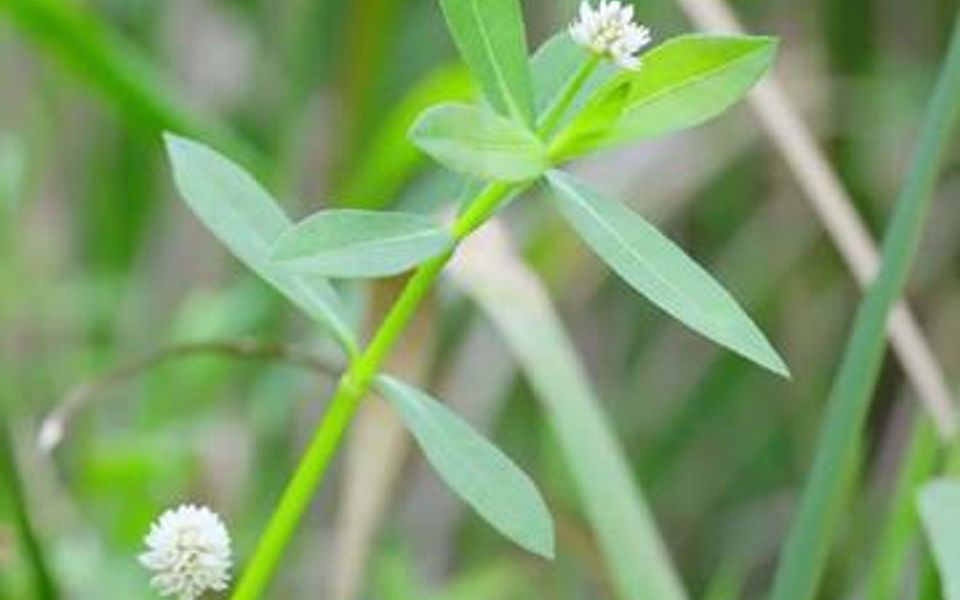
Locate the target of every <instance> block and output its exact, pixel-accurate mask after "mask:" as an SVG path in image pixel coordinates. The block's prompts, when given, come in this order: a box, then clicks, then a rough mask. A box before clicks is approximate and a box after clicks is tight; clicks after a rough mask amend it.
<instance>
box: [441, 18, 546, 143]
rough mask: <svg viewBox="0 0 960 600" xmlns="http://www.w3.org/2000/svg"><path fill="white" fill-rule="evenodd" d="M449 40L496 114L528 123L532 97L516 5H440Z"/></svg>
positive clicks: (528, 124) (531, 113) (530, 116)
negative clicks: (452, 42) (448, 30)
mask: <svg viewBox="0 0 960 600" xmlns="http://www.w3.org/2000/svg"><path fill="white" fill-rule="evenodd" d="M440 5H441V6H442V7H443V14H444V17H446V20H447V26H448V27H449V28H450V33H451V34H452V35H453V41H454V42H455V43H456V45H457V49H458V50H459V51H460V55H461V56H462V57H463V61H464V62H465V63H466V64H467V66H468V67H470V70H471V71H472V72H473V76H474V77H475V78H476V80H477V82H478V83H479V84H480V87H481V88H482V89H483V93H484V95H486V97H487V99H489V100H490V104H492V105H493V107H494V108H495V109H496V110H497V112H499V113H501V114H503V115H505V116H508V117H510V118H511V119H513V120H514V121H516V122H517V123H520V124H522V125H525V126H527V127H531V126H532V124H533V92H532V89H533V88H532V86H531V83H530V67H529V65H528V64H527V40H526V35H525V33H524V25H523V13H522V11H521V10H520V2H519V0H440Z"/></svg>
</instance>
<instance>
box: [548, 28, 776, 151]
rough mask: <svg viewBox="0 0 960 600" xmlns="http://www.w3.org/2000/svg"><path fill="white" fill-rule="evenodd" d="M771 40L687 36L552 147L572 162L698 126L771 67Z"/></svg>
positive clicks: (606, 96)
mask: <svg viewBox="0 0 960 600" xmlns="http://www.w3.org/2000/svg"><path fill="white" fill-rule="evenodd" d="M776 46H777V42H776V39H774V38H769V37H759V36H718V35H684V36H680V37H676V38H673V39H671V40H668V41H666V42H664V43H663V44H661V45H659V46H657V47H656V48H654V49H653V50H651V51H650V52H648V53H646V54H644V56H643V66H642V67H641V68H640V69H639V70H637V71H623V72H622V73H621V74H620V75H618V76H617V77H615V78H613V79H612V80H611V81H610V82H609V83H608V84H607V85H605V86H603V87H602V88H601V89H600V90H598V91H597V93H596V94H595V95H594V97H593V98H592V99H591V100H590V102H588V103H587V105H586V106H585V107H584V109H583V111H581V113H580V114H579V115H578V116H577V118H576V119H575V120H574V121H573V122H572V123H571V125H570V127H569V128H568V129H567V130H566V131H565V132H564V133H563V134H562V136H561V138H559V139H558V140H557V141H556V145H555V148H556V152H555V156H564V157H569V156H573V155H576V154H582V153H584V152H586V151H589V150H592V149H595V148H599V147H604V146H610V145H614V144H619V143H624V142H629V141H634V140H639V139H644V138H649V137H653V136H656V135H660V134H664V133H668V132H671V131H677V130H680V129H686V128H689V127H693V126H695V125H699V124H701V123H703V122H705V121H707V120H709V119H712V118H713V117H715V116H717V115H718V114H720V113H722V112H723V111H725V110H726V109H727V108H729V107H730V106H731V105H732V104H734V103H735V102H737V101H738V100H740V99H741V98H742V97H743V96H744V95H745V94H746V93H747V91H748V90H749V89H750V88H751V87H753V85H754V84H755V83H756V82H757V81H758V80H759V79H760V78H761V77H762V76H763V74H764V73H766V71H767V70H768V69H769V68H770V64H771V62H772V61H773V57H774V54H775V52H776Z"/></svg>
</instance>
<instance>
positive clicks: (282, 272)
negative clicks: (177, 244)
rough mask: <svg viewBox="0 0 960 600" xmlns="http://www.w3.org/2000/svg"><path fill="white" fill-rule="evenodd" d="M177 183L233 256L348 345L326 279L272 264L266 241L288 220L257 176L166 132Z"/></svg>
mask: <svg viewBox="0 0 960 600" xmlns="http://www.w3.org/2000/svg"><path fill="white" fill-rule="evenodd" d="M164 139H165V140H166V144H167V152H168V154H169V155H170V162H171V164H172V165H173V177H174V181H175V182H176V184H177V189H178V190H179V191H180V194H181V195H182V196H183V199H184V200H185V201H186V203H187V206H189V207H190V209H191V210H192V211H193V212H194V214H195V215H196V216H197V218H198V219H200V221H201V222H202V223H203V224H204V226H206V228H207V229H208V230H210V232H211V233H213V235H215V236H216V237H217V239H219V240H220V241H221V242H222V243H223V244H224V245H225V246H226V247H227V248H228V249H229V250H230V252H232V253H233V255H234V256H236V257H237V258H239V259H240V260H241V261H242V262H243V263H244V264H246V265H247V267H249V268H250V269H251V270H252V271H253V272H255V273H256V274H257V275H259V276H260V277H261V278H262V279H263V280H265V281H266V282H267V283H269V284H270V285H272V286H273V287H274V288H276V289H277V290H278V291H279V292H280V293H282V294H283V295H284V296H286V297H287V298H288V299H289V300H290V301H291V302H293V303H294V304H295V305H297V307H299V308H300V309H301V310H303V311H304V312H305V313H306V314H307V315H309V316H310V317H311V318H313V319H315V320H317V321H318V322H319V323H320V324H321V325H323V326H324V327H326V328H327V329H329V330H330V332H331V333H332V334H333V335H334V336H335V337H336V338H337V340H338V341H339V342H340V343H341V344H342V345H343V346H344V347H345V348H347V349H348V350H349V349H351V348H353V347H354V346H355V342H354V340H353V334H352V333H351V331H350V328H349V327H348V326H347V324H346V321H345V319H344V318H343V317H342V316H341V315H342V311H341V308H340V302H339V299H338V298H337V296H336V293H335V292H334V290H333V288H332V287H331V286H330V284H329V283H328V282H327V281H325V280H323V279H320V278H317V277H310V278H304V277H298V276H295V275H293V274H291V273H290V272H289V271H287V270H286V269H284V268H282V267H280V266H278V265H277V264H275V263H274V262H273V261H272V260H271V258H270V247H271V244H273V242H274V241H276V239H277V238H278V237H279V236H280V234H281V233H282V232H283V231H285V230H286V229H287V228H289V227H290V225H291V221H290V219H289V218H288V217H287V215H286V214H284V212H283V210H282V209H281V208H280V206H279V205H278V204H277V202H276V201H275V200H274V199H273V198H272V197H271V196H270V194H268V193H267V192H266V190H264V189H263V188H262V187H261V186H260V185H259V184H258V183H257V181H256V180H255V179H254V178H253V177H252V176H250V174H249V173H247V172H246V171H244V170H243V169H242V168H241V167H239V166H238V165H236V164H234V163H233V162H231V161H230V160H228V159H227V158H225V157H223V156H221V155H220V154H218V153H217V152H215V151H213V150H211V149H210V148H208V147H206V146H204V145H202V144H199V143H197V142H193V141H191V140H187V139H185V138H181V137H177V136H175V135H171V134H169V133H168V134H166V135H165V136H164Z"/></svg>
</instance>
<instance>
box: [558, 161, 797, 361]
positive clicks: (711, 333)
mask: <svg viewBox="0 0 960 600" xmlns="http://www.w3.org/2000/svg"><path fill="white" fill-rule="evenodd" d="M547 179H548V180H549V182H550V185H551V187H552V188H553V190H554V192H556V193H555V194H554V195H553V197H554V198H555V200H556V205H557V207H558V208H559V209H560V212H561V213H562V214H563V216H564V217H565V218H566V220H567V222H568V223H569V224H570V225H571V226H572V227H573V228H574V229H575V230H576V231H577V232H578V233H579V234H580V237H582V238H583V240H584V241H585V242H586V243H587V244H588V245H590V247H592V248H593V250H594V251H595V252H596V253H597V254H598V255H600V258H602V259H603V260H604V261H605V262H606V263H607V264H608V265H609V266H610V268H612V269H613V270H614V271H616V272H617V274H618V275H620V277H622V278H623V279H624V280H625V281H626V282H627V283H629V284H630V285H631V286H632V287H633V288H634V289H636V290H637V291H638V292H640V293H641V294H643V295H644V296H646V297H647V298H648V299H649V300H650V301H651V302H653V303H654V304H656V305H657V306H659V307H660V308H662V309H663V310H665V311H666V312H667V313H669V314H670V315H672V316H673V317H675V318H677V319H679V320H680V321H681V322H683V323H685V324H686V325H687V326H688V327H690V328H691V329H693V330H695V331H697V332H699V333H701V334H703V335H704V336H706V337H708V338H710V339H711V340H713V341H715V342H717V343H718V344H721V345H723V346H726V347H728V348H730V349H731V350H733V351H734V352H737V353H738V354H740V355H742V356H744V357H746V358H748V359H750V360H752V361H754V362H756V363H757V364H759V365H761V366H763V367H766V368H767V369H770V370H771V371H773V372H775V373H778V374H780V375H783V376H788V370H787V366H786V365H785V364H784V362H783V360H782V359H781V358H780V356H779V355H778V354H777V352H776V350H774V349H773V347H772V346H771V345H770V343H769V342H768V341H767V340H766V338H765V337H764V336H763V333H761V332H760V330H759V329H758V328H757V326H756V325H754V324H753V321H751V320H750V317H748V316H747V314H746V313H745V312H744V311H743V309H741V308H740V307H739V306H738V305H737V303H736V301H734V299H733V298H732V297H731V296H730V294H729V293H727V291H726V290H724V289H723V288H722V287H721V286H720V284H719V283H717V282H716V281H715V280H714V279H713V278H712V277H711V276H710V274H709V273H707V272H706V271H705V270H704V269H703V268H702V267H700V266H699V265H698V264H697V263H695V262H694V261H693V260H691V259H690V258H689V257H687V255H686V254H684V253H683V251H682V250H681V249H680V248H679V247H678V246H677V245H676V244H674V243H673V242H672V241H670V240H669V239H668V238H667V237H665V236H664V235H663V234H662V233H660V232H659V231H658V230H657V229H656V228H655V227H654V226H653V225H651V224H650V223H648V222H647V221H646V220H644V219H643V218H642V217H641V216H640V215H638V214H636V213H634V212H633V211H631V210H630V209H628V208H627V207H625V206H623V205H622V204H620V203H619V202H616V201H614V200H610V199H609V198H605V197H603V196H601V195H600V194H599V193H597V192H596V191H594V190H592V189H591V188H590V187H589V185H588V184H587V183H585V182H583V181H581V180H579V179H577V178H575V177H574V176H572V175H570V174H567V173H563V172H561V171H550V172H549V173H548V174H547Z"/></svg>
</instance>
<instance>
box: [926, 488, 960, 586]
mask: <svg viewBox="0 0 960 600" xmlns="http://www.w3.org/2000/svg"><path fill="white" fill-rule="evenodd" d="M918 501H919V506H920V517H921V519H922V520H923V526H924V530H925V531H926V533H927V539H928V540H929V541H930V547H931V548H932V549H933V558H934V562H936V564H937V570H938V571H939V572H940V581H941V585H942V586H943V591H944V600H960V481H957V480H954V479H940V480H938V481H934V482H932V483H928V484H927V485H926V486H924V487H923V489H922V490H920V494H919V497H918Z"/></svg>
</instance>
